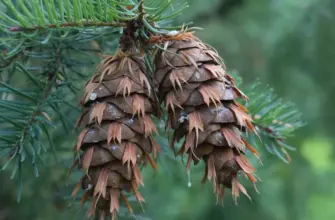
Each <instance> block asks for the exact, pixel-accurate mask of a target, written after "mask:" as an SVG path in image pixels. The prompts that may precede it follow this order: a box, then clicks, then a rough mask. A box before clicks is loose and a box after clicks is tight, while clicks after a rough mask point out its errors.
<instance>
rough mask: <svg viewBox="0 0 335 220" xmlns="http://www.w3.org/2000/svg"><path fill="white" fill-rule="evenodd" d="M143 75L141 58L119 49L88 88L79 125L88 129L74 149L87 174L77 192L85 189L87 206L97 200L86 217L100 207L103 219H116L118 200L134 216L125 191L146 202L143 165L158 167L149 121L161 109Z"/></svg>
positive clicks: (151, 125)
mask: <svg viewBox="0 0 335 220" xmlns="http://www.w3.org/2000/svg"><path fill="white" fill-rule="evenodd" d="M145 73H146V67H145V64H144V59H143V57H142V56H141V55H138V54H126V53H124V52H121V50H119V51H118V52H117V53H116V54H115V55H114V56H109V57H107V58H105V59H104V60H103V61H102V62H101V63H100V64H99V66H98V68H97V72H96V74H95V75H94V76H93V77H92V78H91V80H90V81H89V82H88V83H87V84H86V92H85V95H84V97H83V99H82V101H81V102H82V104H83V105H84V111H83V113H82V115H81V116H80V118H79V119H78V122H77V123H78V124H79V125H83V126H85V129H84V130H83V131H82V132H81V133H80V135H79V137H78V142H77V145H76V148H75V149H76V151H80V150H81V151H83V154H82V156H81V158H80V160H79V161H78V162H79V164H80V167H81V168H82V169H83V170H84V171H85V172H86V174H85V175H84V176H83V177H82V179H81V180H80V182H79V183H78V184H77V187H76V188H75V190H74V193H73V194H76V192H77V191H78V190H79V188H80V187H81V188H82V189H83V190H85V191H86V193H85V195H84V196H83V198H82V202H83V203H84V202H85V201H86V200H87V199H88V198H89V197H93V201H92V204H91V209H90V210H89V212H88V216H93V215H95V213H96V210H95V208H97V209H98V210H97V211H98V212H100V214H101V216H102V217H103V216H104V215H106V213H111V215H112V216H113V217H115V216H116V213H117V212H118V211H119V200H120V198H122V199H123V201H124V202H125V204H126V206H127V208H128V209H129V211H130V212H131V213H132V212H133V211H132V208H131V207H130V205H129V203H128V201H127V198H126V197H125V195H124V191H127V192H132V193H134V195H135V196H136V198H137V200H138V201H139V202H140V203H141V202H142V201H144V199H143V198H142V196H141V195H140V193H139V191H138V187H139V185H140V184H142V185H143V182H142V177H141V173H140V169H139V166H140V165H141V164H145V163H146V162H147V161H149V162H150V163H151V165H152V167H153V168H155V169H156V164H155V162H154V160H153V159H152V158H151V156H150V155H149V154H150V153H153V154H154V156H155V155H156V151H157V150H158V146H157V144H156V143H155V141H154V140H153V138H152V134H153V133H154V132H157V130H156V127H155V125H154V123H153V121H152V118H151V117H150V115H153V114H156V112H157V109H158V108H157V106H156V104H155V102H154V100H155V99H154V96H153V93H152V92H151V87H150V83H149V80H148V78H147V76H146V74H145Z"/></svg>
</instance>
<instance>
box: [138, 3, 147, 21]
mask: <svg viewBox="0 0 335 220" xmlns="http://www.w3.org/2000/svg"><path fill="white" fill-rule="evenodd" d="M138 10H139V11H140V14H139V21H142V19H143V18H144V15H145V11H144V0H140V5H139V7H138Z"/></svg>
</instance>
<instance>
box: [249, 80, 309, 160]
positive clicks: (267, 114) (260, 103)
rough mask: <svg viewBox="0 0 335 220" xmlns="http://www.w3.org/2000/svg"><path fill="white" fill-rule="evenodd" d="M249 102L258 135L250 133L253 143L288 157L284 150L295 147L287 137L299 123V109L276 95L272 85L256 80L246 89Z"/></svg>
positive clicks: (272, 152)
mask: <svg viewBox="0 0 335 220" xmlns="http://www.w3.org/2000/svg"><path fill="white" fill-rule="evenodd" d="M246 93H247V95H248V96H249V100H250V101H249V102H248V103H246V107H247V108H248V109H249V111H250V114H251V115H252V117H253V121H254V122H253V124H254V126H255V127H256V130H257V132H258V135H259V137H254V136H250V137H249V138H250V139H251V142H253V143H254V145H263V146H265V147H266V149H267V150H268V151H269V152H270V153H271V154H274V155H276V156H278V157H279V158H280V159H282V160H283V161H284V162H286V163H288V162H290V160H291V158H290V156H289V154H288V152H287V150H295V148H294V147H292V146H290V145H288V144H287V143H286V142H287V141H286V139H287V138H289V137H291V136H292V135H293V133H294V132H295V131H296V130H297V129H299V128H300V127H302V126H303V125H304V123H303V122H302V121H301V113H300V112H299V111H297V110H296V108H295V106H294V105H293V104H292V103H290V102H284V101H282V100H281V99H279V98H278V97H277V96H276V95H275V94H274V90H273V89H272V88H268V87H263V86H261V84H260V83H259V82H256V83H254V84H253V85H251V86H250V87H249V88H247V89H246Z"/></svg>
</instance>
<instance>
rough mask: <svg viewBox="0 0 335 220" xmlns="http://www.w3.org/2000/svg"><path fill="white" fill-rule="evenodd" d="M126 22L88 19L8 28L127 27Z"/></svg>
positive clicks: (10, 29) (23, 29)
mask: <svg viewBox="0 0 335 220" xmlns="http://www.w3.org/2000/svg"><path fill="white" fill-rule="evenodd" d="M126 26H127V23H126V22H94V21H87V22H82V23H78V22H73V23H71V22H66V23H61V24H59V25H56V24H48V25H45V26H32V27H27V28H25V27H10V28H8V30H9V31H11V32H30V31H35V30H42V29H51V28H64V27H126Z"/></svg>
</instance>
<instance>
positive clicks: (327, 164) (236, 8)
mask: <svg viewBox="0 0 335 220" xmlns="http://www.w3.org/2000/svg"><path fill="white" fill-rule="evenodd" d="M189 4H190V8H189V9H188V10H186V11H184V12H183V15H182V16H181V17H179V18H178V19H179V22H185V23H187V22H189V21H193V22H194V24H195V26H198V27H202V28H204V30H202V31H197V35H198V36H199V37H200V38H201V39H202V40H203V41H205V42H206V43H208V44H210V45H212V46H213V47H215V48H216V49H217V50H218V51H219V53H220V55H221V56H222V57H223V58H224V60H225V63H226V66H227V68H228V70H229V71H234V72H237V73H238V74H239V75H240V76H242V78H243V81H244V83H243V85H248V84H250V83H252V82H254V81H255V79H259V80H260V81H261V82H262V83H264V84H269V85H270V86H271V87H273V88H274V89H275V91H276V93H277V94H278V95H279V96H280V97H282V98H283V99H284V100H289V101H292V102H294V103H295V104H296V106H297V108H298V109H299V111H301V112H302V113H303V120H304V121H305V122H306V123H307V125H306V126H305V127H303V128H301V129H299V130H298V131H297V132H296V133H295V136H294V137H293V138H290V139H289V140H288V143H289V144H291V145H293V146H296V147H297V150H296V151H295V152H291V153H290V154H291V156H292V162H291V163H290V164H289V165H288V164H285V163H283V162H282V161H280V160H279V159H278V158H276V157H275V156H270V155H269V154H268V153H267V152H266V151H262V150H261V151H262V158H263V164H264V166H258V172H257V175H258V176H259V177H260V179H261V180H262V181H261V182H260V183H258V190H259V192H260V194H257V193H256V192H254V191H253V189H252V187H251V186H250V184H249V185H248V184H246V186H248V187H247V189H248V191H249V192H250V194H251V196H252V201H249V200H248V199H247V198H245V197H243V196H242V197H241V199H240V200H239V204H238V205H237V206H236V205H235V204H234V202H233V200H232V199H231V196H230V195H229V194H228V193H227V195H226V198H225V205H224V207H221V206H219V205H216V199H215V196H214V195H213V193H212V188H211V184H209V183H207V184H205V185H204V187H202V186H201V184H200V179H201V178H202V169H203V167H201V166H200V167H197V168H194V169H192V172H191V180H192V187H191V188H189V187H188V186H187V182H188V180H187V174H186V172H185V169H184V164H183V162H182V161H180V160H178V161H177V162H176V161H175V160H173V159H171V158H170V157H161V158H160V165H161V166H160V169H159V171H158V172H157V173H153V172H152V171H151V169H150V168H148V169H145V171H144V177H145V183H146V184H145V187H144V188H142V189H141V191H142V192H143V196H144V197H145V198H146V203H145V205H144V209H145V213H144V214H140V216H139V217H138V219H145V217H143V218H141V216H147V217H148V218H150V219H154V220H168V219H173V220H174V219H181V220H182V219H185V220H201V219H215V220H216V219H226V220H228V219H241V220H242V219H248V220H254V219H255V220H256V219H257V220H263V219H264V220H331V219H335V181H334V180H335V160H334V150H333V149H334V140H333V139H334V138H333V137H334V130H335V125H334V123H335V114H334V113H333V112H334V109H333V108H334V107H335V104H334V101H333V100H334V97H333V96H334V94H335V74H334V70H335V1H334V0H280V1H278V0H254V1H250V0H249V1H247V0H226V1H223V0H221V1H220V0H206V1H195V0H190V1H189ZM73 135H74V134H73ZM61 137H62V136H61V135H59V138H61ZM69 139H70V138H69ZM72 139H73V138H72ZM72 145H73V141H69V142H68V143H63V145H62V146H60V147H59V148H58V149H59V155H60V156H61V157H62V158H68V160H60V161H58V162H52V163H51V164H50V165H48V166H49V167H44V168H40V177H39V178H38V179H35V178H34V177H33V176H32V175H31V168H29V167H28V166H29V165H26V166H27V169H26V170H27V172H25V174H24V177H23V178H24V187H23V196H22V199H21V202H20V204H17V203H16V187H15V184H14V183H15V182H14V181H11V180H10V178H9V177H10V172H0V180H1V181H0V220H7V219H8V220H10V219H15V220H16V219H27V220H28V219H29V220H30V219H31V220H33V219H34V220H35V219H38V220H44V219H45V220H49V219H50V220H53V219H82V218H83V217H82V216H83V215H84V214H85V211H84V210H80V209H79V207H78V205H77V204H76V203H75V202H74V203H73V205H71V206H69V203H71V199H70V198H69V195H70V193H71V187H72V186H67V182H71V180H67V178H66V176H65V175H66V171H67V169H68V167H69V166H70V162H69V161H70V160H71V159H72V158H71V156H69V152H70V149H71V147H72ZM255 164H256V163H255ZM50 166H51V168H50ZM167 167H168V168H167ZM73 178H75V177H73ZM120 219H122V217H121V218H120Z"/></svg>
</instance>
